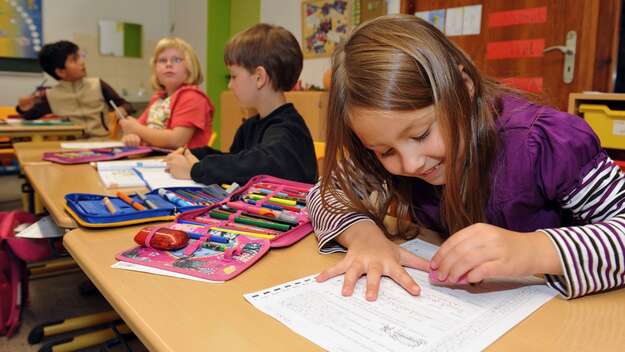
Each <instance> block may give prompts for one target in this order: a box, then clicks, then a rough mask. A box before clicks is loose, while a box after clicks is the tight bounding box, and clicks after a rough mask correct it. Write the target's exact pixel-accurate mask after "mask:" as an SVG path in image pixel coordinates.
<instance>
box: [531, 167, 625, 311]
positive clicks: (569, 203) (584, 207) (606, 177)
mask: <svg viewBox="0 0 625 352" xmlns="http://www.w3.org/2000/svg"><path fill="white" fill-rule="evenodd" d="M561 201H562V207H563V208H564V209H568V210H570V211H571V212H572V213H573V216H574V218H575V220H577V221H578V222H580V223H586V224H587V225H583V226H572V227H564V228H557V229H543V230H540V231H541V232H543V233H545V234H547V235H548V236H549V238H550V239H551V240H552V242H553V243H554V245H555V247H556V249H557V251H558V254H559V256H560V262H561V264H562V268H563V272H564V274H563V275H562V276H558V275H545V279H546V281H547V284H548V285H549V286H551V287H552V288H554V289H556V290H557V291H559V292H560V294H561V295H562V296H564V297H565V298H567V299H570V298H575V297H580V296H583V295H587V294H590V293H593V292H599V291H604V290H608V289H611V288H615V287H619V286H622V285H623V284H624V283H625V174H624V173H623V171H621V169H620V168H619V167H618V166H617V165H615V164H614V162H612V160H610V159H609V158H607V157H606V158H605V159H604V160H602V161H600V162H599V163H598V164H597V165H596V166H595V167H594V168H593V169H591V170H590V172H588V173H587V174H586V175H585V176H584V177H583V179H582V182H581V183H580V184H579V185H578V186H577V187H576V188H575V189H573V191H572V192H570V193H569V194H568V195H567V196H566V197H564V199H562V200H561Z"/></svg>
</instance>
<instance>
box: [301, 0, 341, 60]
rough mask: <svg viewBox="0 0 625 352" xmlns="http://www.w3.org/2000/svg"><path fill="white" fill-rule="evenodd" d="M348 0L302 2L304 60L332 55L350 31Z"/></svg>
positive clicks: (307, 0) (308, 0)
mask: <svg viewBox="0 0 625 352" xmlns="http://www.w3.org/2000/svg"><path fill="white" fill-rule="evenodd" d="M350 17H351V16H350V2H349V0H304V1H302V51H303V52H304V57H305V58H317V57H327V56H330V55H332V52H333V51H334V48H335V47H336V45H337V44H338V43H339V42H340V41H341V40H343V39H344V38H346V37H347V35H348V33H349V30H350Z"/></svg>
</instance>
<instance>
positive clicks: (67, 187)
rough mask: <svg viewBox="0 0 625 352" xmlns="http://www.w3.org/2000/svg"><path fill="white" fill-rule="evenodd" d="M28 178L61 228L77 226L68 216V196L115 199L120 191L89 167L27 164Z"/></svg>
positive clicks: (80, 165) (129, 190) (141, 190)
mask: <svg viewBox="0 0 625 352" xmlns="http://www.w3.org/2000/svg"><path fill="white" fill-rule="evenodd" d="M24 174H25V175H26V177H27V178H28V180H29V181H30V184H31V185H32V187H33V189H34V190H35V192H36V193H37V194H38V195H39V197H41V201H42V203H43V206H44V207H45V208H46V209H48V212H49V213H50V216H52V219H53V220H54V222H55V223H56V224H57V226H59V227H61V228H76V227H77V224H76V222H75V221H74V220H73V219H72V218H71V217H70V216H69V215H68V214H67V213H66V212H65V209H64V206H65V198H64V197H65V195H66V194H68V193H95V194H108V195H111V196H113V195H115V193H116V192H117V191H118V190H119V189H115V188H110V189H107V188H105V187H104V186H103V185H102V182H100V177H99V176H98V172H97V170H96V169H95V168H94V167H93V166H91V165H89V164H79V165H61V164H55V163H45V162H40V163H27V164H26V165H24ZM123 190H124V192H146V191H147V188H145V187H139V188H124V189H123Z"/></svg>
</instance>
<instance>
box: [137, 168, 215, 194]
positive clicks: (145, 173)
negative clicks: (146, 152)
mask: <svg viewBox="0 0 625 352" xmlns="http://www.w3.org/2000/svg"><path fill="white" fill-rule="evenodd" d="M134 170H135V172H136V173H137V174H138V175H139V177H140V178H141V179H142V180H143V182H144V183H145V185H146V186H147V187H148V188H149V189H151V190H152V189H157V188H163V187H205V186H204V185H203V184H201V183H197V182H194V181H193V180H180V179H176V178H174V177H173V176H172V175H171V174H170V173H169V172H166V171H165V167H162V168H161V167H135V168H134Z"/></svg>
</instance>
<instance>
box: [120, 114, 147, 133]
mask: <svg viewBox="0 0 625 352" xmlns="http://www.w3.org/2000/svg"><path fill="white" fill-rule="evenodd" d="M118 123H119V126H120V127H121V128H122V130H123V131H124V134H131V133H134V134H136V133H137V131H138V130H139V129H140V128H141V127H142V126H143V125H142V124H140V123H139V121H137V119H135V118H133V117H129V118H125V119H119V120H118Z"/></svg>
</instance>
